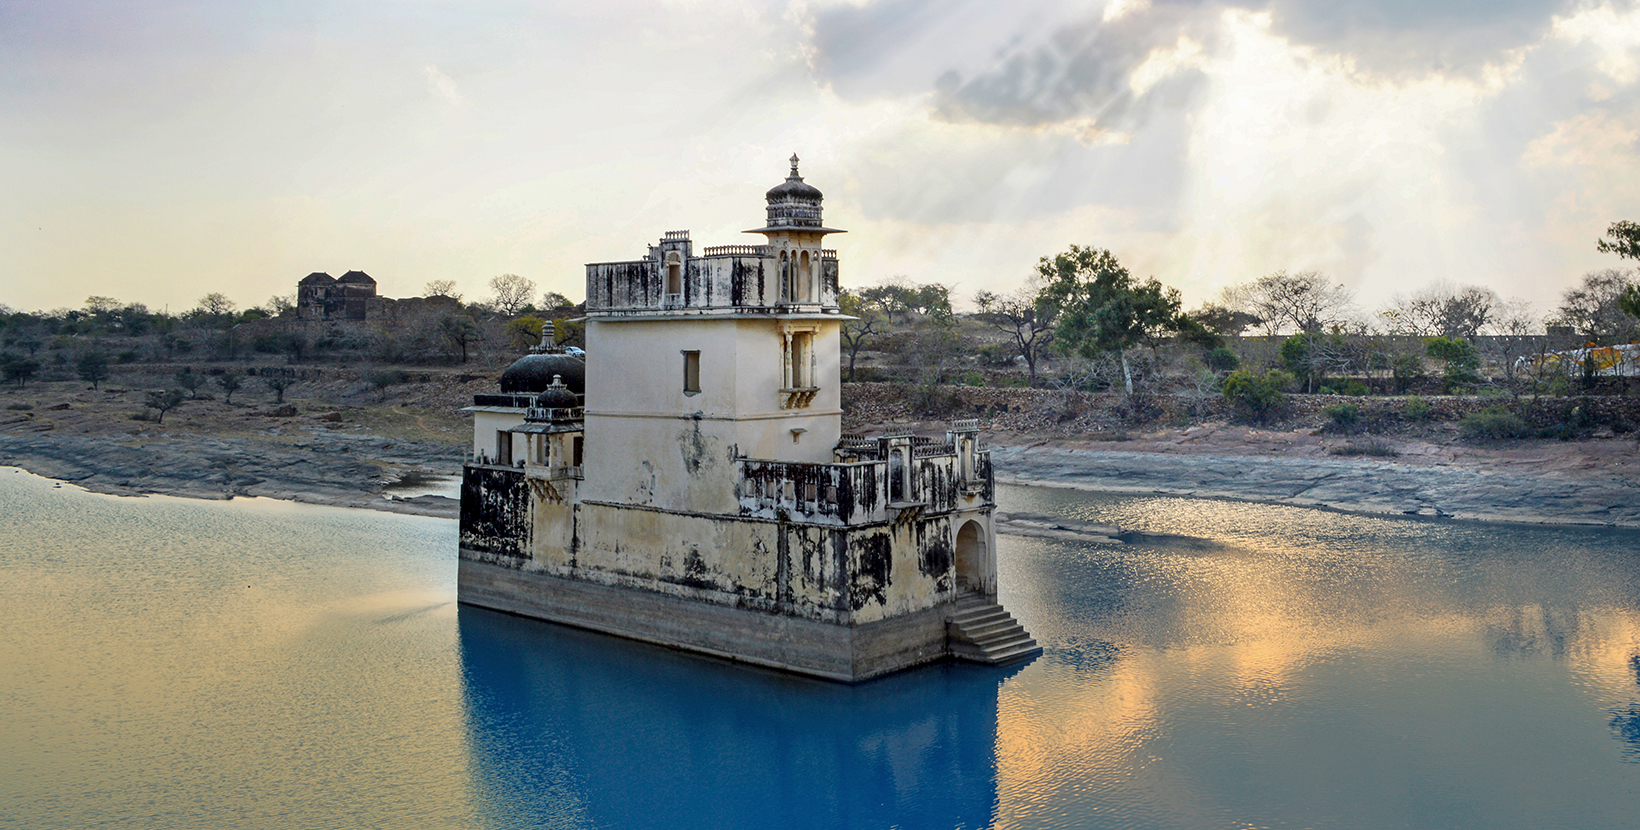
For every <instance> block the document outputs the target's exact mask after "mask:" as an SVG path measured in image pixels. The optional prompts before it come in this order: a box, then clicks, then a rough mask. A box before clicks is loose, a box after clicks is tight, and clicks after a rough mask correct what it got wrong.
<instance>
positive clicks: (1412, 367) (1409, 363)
mask: <svg viewBox="0 0 1640 830" xmlns="http://www.w3.org/2000/svg"><path fill="white" fill-rule="evenodd" d="M1389 371H1390V376H1391V377H1393V378H1394V379H1395V391H1397V392H1405V391H1407V389H1408V388H1410V387H1411V386H1412V382H1413V381H1415V380H1417V379H1418V378H1421V377H1423V376H1424V362H1423V361H1422V360H1420V359H1419V358H1418V356H1417V355H1415V354H1398V355H1396V356H1395V357H1394V358H1393V359H1391V360H1390V362H1389Z"/></svg>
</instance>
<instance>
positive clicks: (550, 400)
mask: <svg viewBox="0 0 1640 830" xmlns="http://www.w3.org/2000/svg"><path fill="white" fill-rule="evenodd" d="M535 405H536V406H537V407H540V408H541V409H573V408H575V407H577V406H580V405H581V404H580V402H579V401H577V400H576V398H575V393H574V392H571V391H570V390H569V387H568V386H566V385H565V384H564V378H563V376H562V375H553V376H552V383H550V384H548V385H547V388H546V389H545V390H544V391H542V392H541V394H539V395H536V396H535Z"/></svg>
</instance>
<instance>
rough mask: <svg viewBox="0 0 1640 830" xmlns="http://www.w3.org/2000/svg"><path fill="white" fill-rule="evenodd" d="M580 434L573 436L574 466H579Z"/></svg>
mask: <svg viewBox="0 0 1640 830" xmlns="http://www.w3.org/2000/svg"><path fill="white" fill-rule="evenodd" d="M581 439H582V436H579V435H577V436H575V466H577V467H579V466H581V447H582V440H581Z"/></svg>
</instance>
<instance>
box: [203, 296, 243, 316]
mask: <svg viewBox="0 0 1640 830" xmlns="http://www.w3.org/2000/svg"><path fill="white" fill-rule="evenodd" d="M236 308H238V306H236V305H234V302H233V300H230V299H228V295H226V294H223V293H222V292H220V291H212V292H211V293H209V294H206V295H205V296H203V297H200V298H199V310H200V311H203V312H205V313H206V314H213V315H218V316H220V315H226V314H232V313H233V312H234V309H236Z"/></svg>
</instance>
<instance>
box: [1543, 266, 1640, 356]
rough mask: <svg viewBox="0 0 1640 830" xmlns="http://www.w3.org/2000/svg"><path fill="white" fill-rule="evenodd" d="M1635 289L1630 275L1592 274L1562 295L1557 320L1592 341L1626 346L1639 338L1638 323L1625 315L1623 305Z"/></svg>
mask: <svg viewBox="0 0 1640 830" xmlns="http://www.w3.org/2000/svg"><path fill="white" fill-rule="evenodd" d="M1635 289H1636V284H1635V281H1634V272H1632V271H1621V270H1618V269H1615V268H1607V269H1604V270H1600V271H1591V272H1589V273H1587V274H1584V275H1583V283H1582V284H1581V285H1579V286H1577V287H1576V288H1569V289H1567V290H1566V292H1565V293H1564V294H1562V295H1561V302H1560V308H1559V309H1557V313H1556V320H1557V322H1559V323H1561V324H1563V325H1568V326H1571V327H1572V328H1573V329H1574V330H1576V331H1577V333H1578V334H1579V335H1581V336H1582V337H1584V338H1586V339H1588V340H1591V341H1596V342H1600V343H1626V342H1629V341H1630V340H1633V339H1635V338H1636V337H1640V322H1637V321H1636V320H1635V318H1634V317H1631V316H1630V315H1628V314H1627V313H1625V312H1624V310H1623V306H1622V303H1623V302H1624V301H1625V297H1627V296H1629V295H1630V294H1631V292H1634V291H1635Z"/></svg>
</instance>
